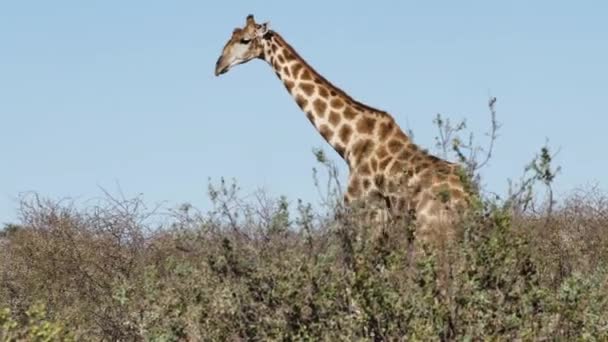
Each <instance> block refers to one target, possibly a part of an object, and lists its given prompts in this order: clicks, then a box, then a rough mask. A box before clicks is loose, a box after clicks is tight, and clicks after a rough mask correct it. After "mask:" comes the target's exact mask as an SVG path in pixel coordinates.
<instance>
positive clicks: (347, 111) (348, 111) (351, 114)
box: [344, 106, 357, 120]
mask: <svg viewBox="0 0 608 342" xmlns="http://www.w3.org/2000/svg"><path fill="white" fill-rule="evenodd" d="M355 116H357V112H355V111H354V110H353V108H352V107H350V106H347V107H346V108H344V118H345V119H346V120H352V119H354V118H355Z"/></svg>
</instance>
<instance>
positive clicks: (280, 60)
mask: <svg viewBox="0 0 608 342" xmlns="http://www.w3.org/2000/svg"><path fill="white" fill-rule="evenodd" d="M277 59H278V60H279V63H281V64H285V57H283V56H282V55H278V56H277Z"/></svg>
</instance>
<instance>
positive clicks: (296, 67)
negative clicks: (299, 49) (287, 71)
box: [291, 63, 304, 78]
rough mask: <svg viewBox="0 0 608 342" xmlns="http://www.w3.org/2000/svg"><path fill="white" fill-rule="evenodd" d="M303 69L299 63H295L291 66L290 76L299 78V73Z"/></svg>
mask: <svg viewBox="0 0 608 342" xmlns="http://www.w3.org/2000/svg"><path fill="white" fill-rule="evenodd" d="M303 68H304V66H303V65H302V64H301V63H295V64H294V65H292V66H291V74H292V76H293V77H295V78H298V76H300V71H302V69H303Z"/></svg>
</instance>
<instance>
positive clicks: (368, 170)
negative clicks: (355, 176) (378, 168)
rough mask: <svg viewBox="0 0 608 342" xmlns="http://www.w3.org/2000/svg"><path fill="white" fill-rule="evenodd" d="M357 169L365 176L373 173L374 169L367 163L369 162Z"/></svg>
mask: <svg viewBox="0 0 608 342" xmlns="http://www.w3.org/2000/svg"><path fill="white" fill-rule="evenodd" d="M357 171H358V172H359V174H361V175H364V176H367V175H370V174H371V173H372V169H371V167H370V166H369V164H367V163H365V164H363V165H361V166H359V168H358V169H357Z"/></svg>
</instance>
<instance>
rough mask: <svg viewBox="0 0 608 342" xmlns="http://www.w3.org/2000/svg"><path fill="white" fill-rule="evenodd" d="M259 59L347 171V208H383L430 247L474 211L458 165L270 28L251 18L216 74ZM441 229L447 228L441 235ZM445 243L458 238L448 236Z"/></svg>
mask: <svg viewBox="0 0 608 342" xmlns="http://www.w3.org/2000/svg"><path fill="white" fill-rule="evenodd" d="M253 59H262V60H264V61H266V62H267V63H268V64H269V65H270V66H271V67H272V69H273V70H274V72H275V73H276V76H277V77H278V78H279V79H280V80H281V81H282V82H283V85H284V86H285V88H286V89H287V91H288V92H289V93H290V94H291V96H292V97H293V98H294V100H295V102H296V104H297V105H298V107H300V109H301V110H302V111H303V112H304V113H306V117H307V118H308V120H309V121H310V123H311V124H312V125H313V126H314V127H315V128H316V129H317V131H318V132H319V133H320V134H321V136H322V137H323V138H324V139H325V140H326V141H327V142H328V143H329V144H330V145H331V146H332V147H333V149H334V150H335V151H336V152H337V153H338V154H339V155H340V156H341V157H342V158H343V159H344V160H345V161H346V163H347V164H348V168H349V176H348V186H347V189H346V192H345V195H344V202H345V203H346V204H347V205H349V206H352V205H354V204H357V203H377V204H380V205H381V206H382V208H383V210H384V212H385V213H387V215H388V216H389V217H395V218H399V217H411V218H413V222H414V226H415V229H414V235H415V238H420V239H422V240H429V239H431V237H432V236H433V235H434V234H437V233H439V232H438V231H437V230H442V231H443V232H441V233H442V234H444V235H445V234H446V232H445V230H446V229H447V230H450V228H445V227H449V226H451V225H445V224H443V225H442V224H441V223H442V222H453V221H454V220H455V219H456V218H457V217H458V215H459V214H460V213H462V212H463V211H464V210H466V208H467V207H468V206H469V204H468V203H469V193H468V190H467V186H466V185H465V181H463V178H462V171H461V169H460V167H459V166H458V165H457V164H454V163H450V162H448V161H446V160H443V159H440V158H437V157H435V156H433V155H431V154H429V153H427V152H426V151H425V150H423V149H422V148H420V147H419V146H417V145H416V144H414V143H413V142H412V140H411V139H410V138H409V137H408V136H407V135H406V134H405V133H404V132H403V131H402V130H401V129H400V128H399V126H398V124H397V123H396V121H395V119H394V118H393V117H392V116H391V115H390V114H388V113H387V112H385V111H382V110H378V109H375V108H372V107H370V106H367V105H365V104H363V103H361V102H358V101H357V100H355V99H353V98H352V97H351V96H349V95H348V94H347V93H345V92H344V91H342V90H341V89H340V88H338V87H336V86H334V85H333V84H332V83H330V82H329V81H327V80H326V79H325V78H324V77H323V76H322V75H321V74H319V73H318V72H317V71H315V70H314V69H313V68H312V67H311V66H310V65H309V64H308V63H307V62H306V61H305V60H304V59H303V58H302V57H300V55H299V54H298V53H297V52H296V51H295V50H294V48H293V47H291V46H290V45H289V44H288V43H287V42H286V41H285V40H284V39H283V37H281V35H279V34H278V33H277V32H275V31H273V30H270V29H269V27H268V23H263V24H258V23H256V22H255V19H254V17H253V15H249V16H247V18H246V23H245V26H244V27H243V28H235V29H234V31H233V32H232V36H231V37H230V39H229V40H228V42H227V43H226V44H225V46H224V48H223V51H222V54H221V56H220V57H219V59H218V60H217V63H216V66H215V75H216V76H219V75H222V74H224V73H226V72H228V71H229V70H230V69H231V68H232V67H234V66H236V65H238V64H242V63H246V62H248V61H251V60H253ZM440 227H442V228H440ZM447 234H448V236H447V238H448V239H449V238H451V237H452V235H453V234H452V233H450V232H448V233H447Z"/></svg>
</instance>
